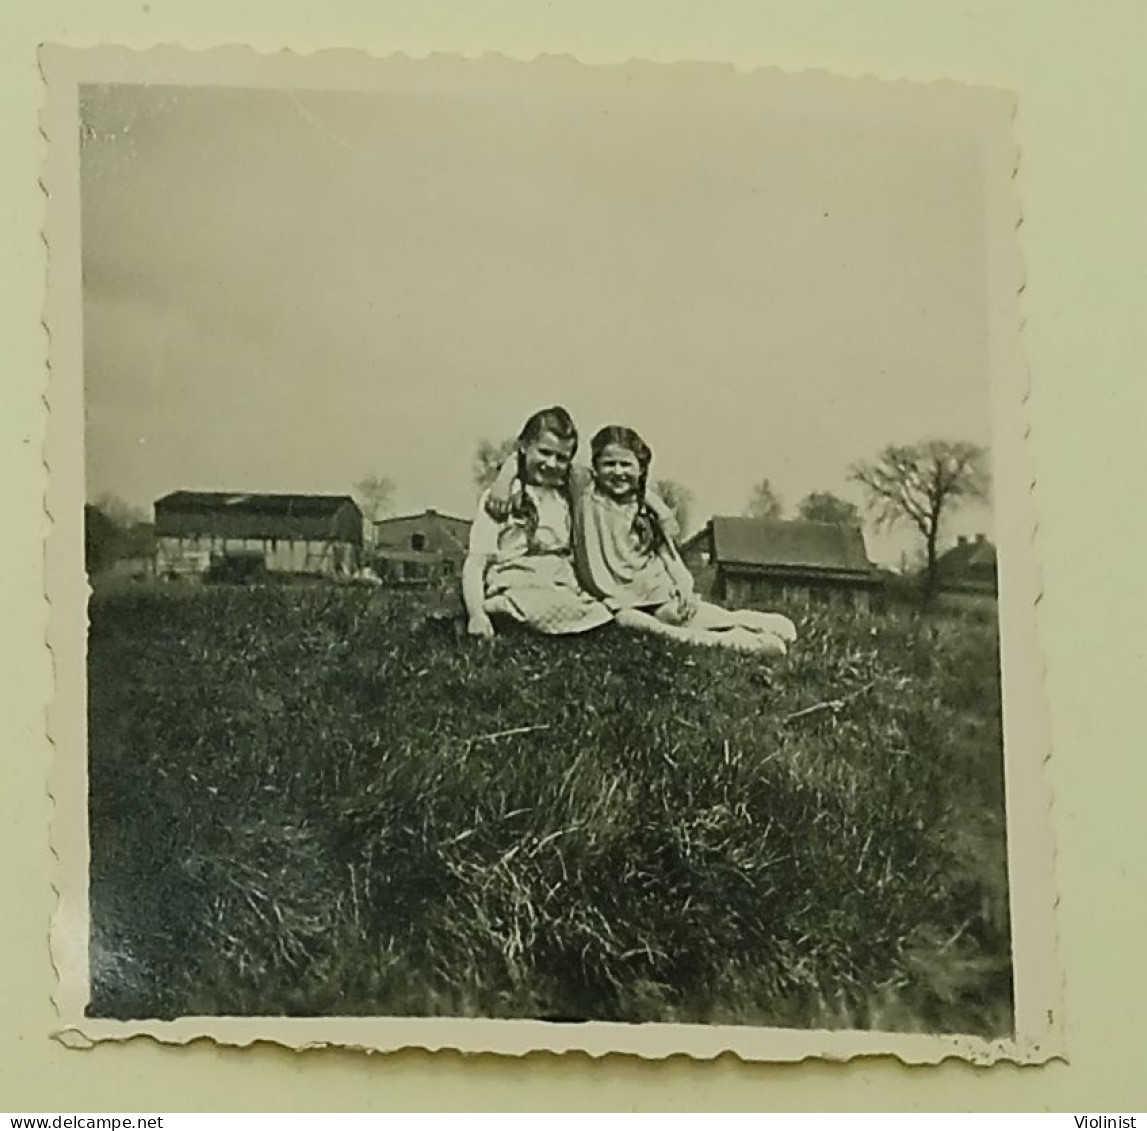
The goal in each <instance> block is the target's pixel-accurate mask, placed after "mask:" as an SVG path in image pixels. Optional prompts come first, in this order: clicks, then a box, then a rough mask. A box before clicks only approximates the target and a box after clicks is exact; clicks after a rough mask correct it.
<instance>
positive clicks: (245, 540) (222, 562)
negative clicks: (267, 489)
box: [155, 491, 363, 578]
mask: <svg viewBox="0 0 1147 1131" xmlns="http://www.w3.org/2000/svg"><path fill="white" fill-rule="evenodd" d="M362 529H363V518H362V511H360V510H359V508H358V504H357V503H356V502H355V501H354V500H353V499H352V498H350V496H348V495H255V494H239V493H232V492H222V491H175V492H174V493H173V494H170V495H164V497H163V498H162V499H158V500H156V503H155V556H156V572H157V574H158V575H159V576H160V577H179V576H202V575H207V574H211V573H215V574H218V575H219V576H230V577H234V578H241V577H250V576H252V575H257V574H260V573H264V572H265V573H297V574H315V575H319V576H336V575H345V574H350V573H353V572H354V571H355V570H356V569H358V567H359V561H360V557H361V553H362Z"/></svg>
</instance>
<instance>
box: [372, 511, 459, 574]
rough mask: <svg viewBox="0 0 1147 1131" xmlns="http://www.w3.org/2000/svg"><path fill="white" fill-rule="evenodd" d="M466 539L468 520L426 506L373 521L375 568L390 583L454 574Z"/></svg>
mask: <svg viewBox="0 0 1147 1131" xmlns="http://www.w3.org/2000/svg"><path fill="white" fill-rule="evenodd" d="M469 543H470V523H469V521H468V520H467V519H464V518H453V517H451V516H450V515H446V514H439V513H438V511H436V510H433V509H428V510H425V511H423V512H422V513H421V514H410V515H401V516H399V517H396V518H383V519H379V520H378V521H377V522H375V524H374V550H373V553H372V559H373V564H374V568H375V572H376V573H377V574H378V576H379V577H380V578H381V579H382V580H383V581H384V582H386V583H388V584H391V585H430V584H432V583H434V582H436V581H442V580H445V579H449V578H454V577H458V576H459V575H460V574H461V572H462V563H463V562H464V561H465V560H466V552H467V549H468V547H469Z"/></svg>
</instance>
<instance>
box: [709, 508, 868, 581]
mask: <svg viewBox="0 0 1147 1131" xmlns="http://www.w3.org/2000/svg"><path fill="white" fill-rule="evenodd" d="M709 531H711V532H712V552H713V559H714V561H715V562H718V563H720V564H722V565H748V566H762V567H768V566H774V567H776V566H783V567H787V568H795V569H816V570H831V571H833V572H837V573H839V572H841V571H845V572H857V573H866V574H867V573H871V572H872V563H871V562H870V561H869V560H868V550H867V548H866V547H865V544H864V532H863V531H862V530H861V529H860V527H858V526H845V525H838V524H836V523H828V522H806V521H804V520H791V521H790V520H784V519H762V518H731V517H726V516H723V515H717V516H715V517H714V518H713V519H712V520H711V521H710V523H709V525H708V526H707V527H706V529H705V530H704V531H702V532H701V533H702V535H704V534H706V533H708V532H709ZM698 537H700V535H695V536H694V539H693V540H695V539H696V538H698ZM691 541H692V540H691Z"/></svg>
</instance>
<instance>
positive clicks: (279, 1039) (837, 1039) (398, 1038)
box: [38, 41, 1066, 1066]
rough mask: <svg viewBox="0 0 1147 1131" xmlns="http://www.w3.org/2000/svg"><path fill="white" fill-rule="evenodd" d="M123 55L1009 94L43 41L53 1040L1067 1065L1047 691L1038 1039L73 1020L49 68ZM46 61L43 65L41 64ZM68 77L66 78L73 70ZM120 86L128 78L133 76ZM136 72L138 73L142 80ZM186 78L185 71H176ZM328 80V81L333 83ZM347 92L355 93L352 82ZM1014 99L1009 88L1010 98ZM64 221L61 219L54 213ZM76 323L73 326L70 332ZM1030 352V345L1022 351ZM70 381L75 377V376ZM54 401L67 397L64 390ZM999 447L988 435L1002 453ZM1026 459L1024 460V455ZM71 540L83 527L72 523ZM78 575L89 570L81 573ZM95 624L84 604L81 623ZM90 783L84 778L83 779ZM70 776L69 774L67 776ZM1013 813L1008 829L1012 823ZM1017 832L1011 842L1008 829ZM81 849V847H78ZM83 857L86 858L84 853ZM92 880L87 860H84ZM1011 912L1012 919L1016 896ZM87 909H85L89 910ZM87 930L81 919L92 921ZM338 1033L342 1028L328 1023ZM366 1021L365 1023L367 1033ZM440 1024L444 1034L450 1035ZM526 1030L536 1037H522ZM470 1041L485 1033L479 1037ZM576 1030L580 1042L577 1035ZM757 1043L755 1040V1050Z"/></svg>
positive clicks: (431, 58) (596, 65) (487, 60)
mask: <svg viewBox="0 0 1147 1131" xmlns="http://www.w3.org/2000/svg"><path fill="white" fill-rule="evenodd" d="M97 52H98V53H99V54H101V55H104V56H106V57H109V58H111V59H112V60H114V61H115V62H116V63H117V64H118V65H121V66H122V65H127V66H128V67H130V66H131V65H132V60H135V61H138V62H143V61H145V60H154V59H158V58H166V59H171V60H173V61H180V62H183V63H187V62H188V61H190V60H195V61H196V62H195V64H194V65H196V66H200V65H203V64H207V63H221V62H223V61H229V62H232V63H239V62H242V63H244V64H245V65H247V66H249V67H252V68H253V67H256V66H259V65H261V64H263V63H266V62H281V63H285V64H288V65H291V66H295V67H300V66H308V67H314V68H317V66H318V65H319V64H326V65H333V64H336V63H338V64H347V65H350V64H354V65H355V66H356V67H358V68H363V69H370V68H377V67H380V66H384V65H391V66H393V65H395V64H399V65H415V64H419V63H430V64H439V65H443V64H445V65H450V66H456V65H459V64H477V65H486V66H492V65H498V66H511V67H517V68H523V69H525V68H535V67H538V66H551V67H553V66H564V67H570V68H578V69H586V68H591V69H593V70H595V71H597V70H613V71H618V70H625V71H644V70H650V71H653V72H656V73H663V72H666V71H670V70H674V69H681V68H688V69H690V70H704V71H706V72H708V73H711V74H719V73H725V74H734V75H737V76H740V77H743V78H746V79H752V78H754V77H762V76H784V77H786V78H789V79H794V80H805V81H812V80H818V79H819V80H823V81H827V82H833V83H841V82H848V83H861V82H865V83H877V84H880V86H882V87H885V88H887V87H902V88H903V87H910V88H912V89H916V90H918V89H921V88H927V89H950V90H952V91H961V92H966V91H977V92H980V94H981V95H989V94H996V95H1004V94H1006V92H1005V91H1004V90H1003V89H1002V88H998V87H991V86H985V85H981V84H977V85H975V86H968V85H966V84H964V83H962V82H960V81H959V80H956V79H951V78H947V77H939V78H937V77H931V78H925V77H922V76H912V75H896V76H888V75H879V74H876V73H875V72H871V71H863V72H859V73H856V72H845V71H839V72H834V71H829V70H827V69H824V68H818V67H808V68H802V69H800V70H793V69H791V68H784V67H776V66H769V65H765V64H761V65H752V66H744V65H741V64H736V63H731V62H722V61H716V60H701V59H699V60H673V61H668V62H666V61H657V60H652V59H647V58H638V57H632V56H630V57H626V58H624V59H613V60H604V61H593V62H587V63H583V62H582V61H581V60H579V59H578V58H577V57H576V56H574V55H571V54H568V53H551V52H539V53H537V54H535V55H533V56H531V57H529V58H522V57H520V56H514V55H511V54H507V53H504V52H501V51H482V52H477V53H472V54H471V53H460V52H438V51H432V52H427V53H425V54H411V53H407V52H402V51H397V52H394V53H392V54H389V55H385V56H383V55H378V54H374V53H372V52H370V51H369V50H366V51H364V50H358V49H353V48H345V47H335V46H328V47H322V48H317V49H314V50H311V51H300V50H297V49H293V48H290V47H283V48H281V49H278V50H273V49H260V48H256V47H253V46H245V45H211V46H202V47H187V46H184V45H180V44H174V43H170V42H158V41H157V42H155V43H151V44H148V45H146V46H137V47H126V46H118V45H116V46H108V45H104V44H96V43H89V44H77V45H69V46H67V47H64V46H62V45H55V44H52V45H47V44H41V45H40V53H39V58H38V64H39V70H40V75H41V80H42V83H43V85H44V89H45V100H44V105H43V108H42V111H41V116H40V134H41V137H42V138H43V140H44V143H45V160H44V170H43V172H42V174H41V177H40V180H39V184H40V188H41V190H42V192H43V193H44V196H45V207H46V220H45V224H44V227H43V238H44V244H45V252H46V259H47V270H46V274H47V279H48V287H47V292H46V298H45V303H44V312H43V317H42V325H43V327H44V331H45V338H46V344H47V355H48V356H47V362H46V365H47V373H46V378H47V379H46V387H45V392H44V396H43V400H44V403H45V409H46V412H47V414H48V427H47V429H46V433H45V441H44V450H43V467H44V474H45V478H46V485H45V492H44V513H45V516H46V518H47V519H48V532H47V534H46V536H45V540H44V554H45V593H44V600H45V603H46V605H47V612H48V631H47V634H46V639H45V647H46V648H47V650H48V653H49V656H50V659H51V670H52V673H53V694H52V698H51V700H50V701H49V703H48V704H47V707H46V711H45V722H46V737H47V739H48V742H49V744H50V746H51V747H52V764H51V767H50V769H49V772H48V775H47V782H46V790H47V792H48V795H49V798H50V800H51V802H52V807H53V816H52V835H51V840H50V843H51V851H52V853H53V855H54V857H55V859H56V864H57V876H56V879H54V881H53V884H52V887H53V892H54V893H55V896H56V905H55V908H54V909H53V913H52V919H51V924H50V927H49V933H48V941H49V952H50V956H51V963H52V968H53V971H54V972H55V975H56V978H57V983H56V986H55V988H54V990H53V992H52V995H51V999H52V1004H53V1007H54V1010H55V1012H56V1016H57V1018H58V1019H59V1027H58V1028H57V1029H55V1030H54V1031H53V1033H52V1036H53V1037H54V1038H55V1039H56V1040H57V1041H59V1042H60V1043H61V1044H62V1045H64V1046H65V1047H67V1048H69V1049H87V1048H93V1047H95V1045H96V1044H99V1043H104V1042H114V1043H117V1044H125V1045H130V1044H135V1043H137V1042H139V1041H146V1042H154V1043H158V1044H161V1045H167V1046H183V1045H188V1044H191V1043H193V1042H197V1041H203V1040H207V1041H211V1042H213V1043H214V1044H216V1045H219V1046H221V1047H227V1048H235V1049H243V1048H250V1047H253V1046H255V1045H273V1046H278V1047H281V1048H286V1049H290V1050H293V1051H298V1052H303V1051H319V1050H327V1049H338V1050H352V1051H358V1052H363V1053H367V1054H389V1053H394V1052H399V1051H402V1050H406V1049H415V1050H421V1051H426V1052H431V1053H436V1052H453V1053H457V1054H461V1055H471V1054H492V1055H497V1056H500V1057H507V1056H509V1057H515V1058H522V1057H525V1056H544V1055H552V1056H570V1055H573V1056H582V1057H587V1058H589V1059H591V1060H597V1059H601V1058H603V1057H606V1056H611V1057H612V1056H625V1057H630V1058H635V1059H639V1060H643V1061H662V1060H668V1059H672V1058H676V1057H682V1056H684V1057H688V1058H689V1059H692V1060H705V1061H714V1060H717V1059H728V1058H734V1059H737V1060H739V1061H741V1062H742V1063H746V1064H750V1063H756V1062H760V1061H767V1062H774V1063H799V1062H803V1061H807V1060H822V1061H829V1062H833V1063H839V1064H847V1063H851V1062H852V1061H855V1060H860V1059H863V1060H866V1061H867V1060H871V1059H873V1058H879V1059H885V1060H888V1059H891V1060H896V1061H899V1062H900V1063H901V1064H903V1065H906V1066H936V1065H939V1064H942V1063H944V1062H946V1061H949V1060H958V1061H960V1062H964V1063H970V1064H972V1065H976V1066H989V1065H995V1064H1010V1065H1016V1066H1032V1065H1042V1064H1046V1063H1049V1062H1051V1061H1053V1060H1066V1053H1065V1051H1064V1047H1063V1019H1062V1012H1063V1010H1062V1002H1063V1000H1064V995H1065V988H1066V979H1065V975H1064V973H1063V971H1062V970H1061V969H1060V968H1059V967H1058V963H1057V955H1058V950H1059V936H1058V931H1057V930H1056V929H1055V927H1054V924H1055V916H1054V909H1055V907H1057V906H1058V896H1056V895H1055V894H1054V860H1055V844H1054V840H1055V838H1054V836H1052V835H1051V829H1052V828H1053V827H1054V826H1053V824H1052V819H1053V815H1054V802H1053V798H1052V794H1051V790H1050V788H1049V787H1048V785H1047V781H1046V772H1047V763H1048V761H1049V759H1050V757H1051V744H1050V735H1049V733H1048V726H1047V718H1046V706H1045V702H1046V701H1045V700H1044V699H1042V698H1041V699H1040V702H1039V704H1038V706H1037V707H1036V710H1037V712H1038V718H1036V719H1034V720H1033V722H1034V724H1035V725H1036V726H1037V728H1038V730H1039V732H1040V746H1041V749H1042V750H1043V755H1042V759H1041V763H1040V771H1041V775H1042V776H1043V777H1044V783H1043V785H1044V789H1043V792H1044V793H1045V795H1046V798H1047V805H1046V813H1045V816H1046V818H1047V821H1046V830H1047V831H1046V833H1045V836H1044V838H1043V839H1044V840H1045V841H1046V848H1047V850H1048V851H1049V853H1050V858H1049V861H1048V867H1049V871H1048V876H1047V877H1045V879H1047V880H1048V881H1049V882H1050V883H1051V886H1052V889H1053V892H1052V906H1051V908H1049V919H1048V921H1049V922H1050V923H1051V924H1052V938H1051V939H1050V940H1049V945H1050V947H1051V951H1050V955H1049V956H1048V957H1049V958H1050V960H1051V962H1052V963H1053V965H1054V966H1055V969H1056V975H1055V987H1054V990H1053V991H1052V993H1051V994H1050V995H1049V998H1048V1013H1047V1023H1046V1025H1044V1026H1042V1031H1041V1032H1040V1033H1039V1034H1038V1036H1036V1037H1031V1038H1023V1039H1019V1038H1017V1039H1014V1040H995V1041H988V1040H983V1039H980V1038H975V1037H965V1036H933V1035H910V1034H902V1033H881V1032H856V1031H831V1030H807V1031H806V1030H781V1029H766V1030H752V1029H747V1028H739V1027H733V1026H725V1027H713V1026H674V1025H658V1024H653V1025H612V1024H605V1023H600V1024H599V1023H587V1024H582V1025H558V1024H549V1023H546V1022H535V1021H494V1020H463V1019H445V1018H442V1019H425V1018H420V1019H406V1018H369V1019H368V1018H323V1019H290V1018H234V1017H210V1018H207V1017H205V1018H190V1017H189V1018H182V1019H179V1020H177V1021H170V1022H161V1021H138V1022H114V1021H102V1020H93V1019H89V1018H84V1017H78V1018H77V1017H74V1016H73V1017H69V1016H67V1015H66V1014H67V1009H66V1006H65V1003H64V997H65V993H64V981H65V978H66V970H65V966H66V961H65V960H64V959H63V957H62V955H61V949H65V950H66V947H64V948H62V946H61V939H62V936H64V935H66V930H65V926H66V920H67V915H68V913H69V908H68V907H67V902H66V899H67V892H66V890H65V887H66V884H65V882H62V881H61V880H60V879H59V869H60V868H61V867H62V866H63V864H64V863H65V855H66V853H65V852H62V851H61V846H60V843H59V841H60V839H61V837H65V836H67V834H68V830H66V829H62V828H61V824H62V820H61V818H60V815H59V810H60V805H59V801H60V794H61V789H62V786H63V785H64V784H65V783H66V782H67V779H68V775H69V773H70V774H71V775H72V776H73V777H74V774H75V771H74V770H72V771H69V770H68V768H67V767H66V766H65V765H64V758H63V757H62V756H61V754H60V744H59V742H58V736H59V735H60V732H61V730H63V729H65V728H64V726H63V717H64V715H65V714H66V713H67V712H74V711H75V709H76V705H75V704H74V703H70V702H63V701H62V698H63V697H62V696H61V695H60V694H59V680H58V674H59V670H60V662H59V660H60V655H61V651H60V624H59V623H58V622H59V610H58V609H55V610H54V605H53V599H52V589H53V586H52V578H53V572H54V569H53V567H54V566H55V565H56V564H57V558H58V556H59V555H58V550H59V548H60V547H59V543H60V541H61V539H62V537H63V534H64V532H66V531H67V529H68V528H67V526H66V525H64V524H60V525H59V526H58V524H57V520H56V516H55V513H54V509H53V504H54V495H55V493H56V492H55V491H54V489H53V487H54V484H53V477H52V474H51V469H52V463H53V460H52V453H53V448H54V446H55V445H56V444H58V442H59V432H58V429H54V428H53V424H52V412H53V399H54V398H53V391H54V390H55V388H56V386H57V384H58V383H59V381H60V380H61V376H60V374H59V372H57V371H58V369H59V368H61V367H60V366H59V364H58V363H57V361H56V358H57V356H58V353H59V350H60V344H59V335H58V334H57V333H56V332H55V331H54V330H53V321H54V318H55V317H58V316H56V315H55V310H54V307H55V301H54V300H58V298H59V295H58V291H59V285H58V279H57V276H58V275H59V274H60V271H59V268H58V266H57V268H56V270H55V272H54V271H53V266H52V262H51V251H52V246H53V234H54V230H55V228H56V227H58V226H59V223H58V216H57V217H54V214H53V209H52V207H51V198H52V195H53V193H54V192H58V191H60V190H61V189H63V188H64V187H67V186H64V185H63V183H62V179H61V181H60V183H58V184H55V185H54V180H53V177H54V175H56V173H57V170H56V164H57V161H58V155H59V150H58V149H54V148H53V139H52V136H51V131H50V120H51V111H52V103H51V93H52V92H51V90H50V83H51V82H52V81H61V80H60V79H54V78H53V76H51V75H49V73H48V72H49V70H50V69H51V68H58V67H59V65H60V64H59V63H56V62H54V61H53V60H54V59H56V60H62V59H64V58H66V57H67V58H71V59H72V60H73V61H75V62H76V63H77V64H78V63H79V56H80V55H84V56H85V57H87V58H88V59H91V58H92V57H93V56H94V55H95V54H96V53H97ZM46 59H47V60H48V61H47V62H46ZM74 77H75V76H74V75H69V76H67V77H66V78H64V79H62V81H65V82H66V81H68V79H71V78H74ZM121 81H133V80H132V79H130V78H128V79H124V80H121ZM134 81H140V80H139V79H138V78H137V79H135V80H134ZM180 81H182V82H186V81H188V80H186V79H181V80H180ZM326 89H330V88H329V87H327V88H326ZM346 89H351V88H349V87H348V88H346ZM1009 97H1010V95H1009ZM1012 107H1013V109H1012V122H1013V129H1014V123H1015V122H1016V121H1017V119H1018V108H1017V107H1016V104H1015V101H1014V100H1013V103H1012ZM1012 153H1013V162H1012V168H1011V171H1010V180H1011V186H1012V189H1011V200H1010V206H1011V208H1010V213H1011V216H1012V219H1013V222H1014V228H1015V229H1016V233H1015V234H1016V239H1015V241H1014V243H1015V246H1014V247H1013V248H1011V249H1009V253H1010V254H1009V258H1010V259H1011V262H1012V265H1013V266H1014V268H1015V270H1016V272H1017V274H1016V278H1015V287H1014V293H1013V294H1012V299H1013V302H1012V304H1011V310H1010V314H1011V316H1012V317H1013V319H1014V323H1015V335H1016V338H1017V341H1016V343H1015V344H1016V346H1017V347H1019V346H1020V342H1019V338H1020V336H1021V334H1022V330H1023V328H1024V326H1025V325H1026V320H1025V318H1024V317H1023V314H1022V303H1021V296H1022V294H1023V292H1024V290H1025V289H1026V286H1027V280H1026V275H1025V269H1024V263H1023V258H1022V256H1021V254H1020V245H1019V234H1018V229H1019V228H1020V227H1021V226H1022V223H1023V217H1022V210H1021V206H1020V196H1019V192H1018V182H1019V179H1020V172H1021V168H1022V163H1021V153H1022V150H1021V148H1020V146H1019V144H1018V142H1013V145H1012ZM54 218H55V219H56V221H57V222H56V223H55V224H53V219H54ZM71 329H75V330H77V332H78V327H71ZM1021 354H1022V348H1021ZM1019 373H1020V375H1021V382H1020V388H1019V390H1018V399H1019V405H1018V410H1019V415H1020V420H1021V422H1022V425H1023V436H1024V439H1025V440H1026V439H1027V437H1028V436H1029V435H1030V431H1031V427H1030V422H1029V420H1028V417H1027V413H1028V404H1029V400H1030V395H1031V372H1030V369H1029V368H1028V366H1027V364H1026V360H1025V361H1024V363H1023V364H1022V365H1020V366H1019ZM75 376H78V372H77V374H75ZM1016 392H1017V391H1016V390H1010V391H1009V396H1011V395H1015V393H1016ZM57 399H58V398H57ZM994 447H995V444H993V448H994ZM1024 464H1025V467H1026V461H1024ZM1036 491H1037V481H1036V478H1035V476H1034V475H1031V476H1030V478H1028V480H1027V485H1026V494H1027V502H1028V511H1029V516H1030V521H1029V523H1028V534H1027V538H1028V544H1029V548H1030V550H1031V551H1032V552H1031V554H1030V560H1029V561H1028V562H1027V563H1026V568H1027V569H1028V570H1029V571H1030V573H1031V583H1032V586H1033V589H1032V595H1031V606H1032V608H1031V611H1032V613H1033V623H1034V611H1035V609H1036V608H1037V607H1038V606H1039V604H1040V603H1041V602H1042V599H1043V585H1042V572H1041V571H1040V569H1039V566H1038V555H1037V554H1036V549H1037V546H1038V534H1039V522H1038V517H1037V510H1036V507H1035V497H1036ZM72 533H73V535H74V533H75V531H74V529H73V530H72ZM80 573H81V576H82V567H81V570H80ZM87 595H88V589H87V585H86V579H85V581H84V583H83V600H84V604H85V610H86V600H87ZM83 620H84V624H85V626H86V613H85V616H84V618H83ZM1036 651H1037V653H1038V655H1037V656H1036V657H1035V660H1036V662H1037V664H1038V665H1039V680H1038V683H1039V686H1040V690H1041V692H1042V691H1043V689H1044V687H1045V685H1046V660H1045V658H1044V657H1043V654H1042V651H1040V650H1039V649H1038V648H1037V649H1036ZM85 782H86V779H85ZM72 784H73V785H74V782H73V783H72ZM1010 824H1011V822H1010V818H1009V832H1010ZM1009 839H1010V838H1009ZM72 847H74V846H72ZM85 856H86V853H85ZM1010 865H1011V852H1010V850H1009V868H1010ZM85 875H86V869H85ZM1012 895H1013V916H1014V892H1013V893H1012ZM85 912H86V908H85ZM85 926H86V922H85ZM334 1029H337V1030H339V1031H338V1032H337V1033H335V1032H332V1030H334ZM368 1030H369V1032H368ZM437 1030H442V1032H441V1033H439V1032H437ZM653 1031H656V1033H657V1034H658V1037H657V1038H655V1039H654V1040H653V1041H652V1042H647V1041H646V1040H645V1039H644V1036H645V1035H646V1034H650V1033H652V1032H653ZM527 1032H528V1033H529V1034H531V1035H529V1036H527V1035H526V1034H527ZM749 1034H754V1035H764V1037H765V1044H766V1045H768V1046H772V1045H773V1043H774V1040H775V1041H776V1042H777V1043H778V1045H779V1047H777V1048H769V1049H765V1048H760V1047H756V1046H758V1041H757V1040H756V1039H753V1040H749V1041H746V1040H745V1039H744V1038H745V1037H746V1036H747V1035H749ZM469 1038H481V1039H479V1040H473V1039H469ZM578 1038H580V1039H578ZM750 1046H751V1047H750Z"/></svg>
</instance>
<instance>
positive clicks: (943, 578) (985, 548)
mask: <svg viewBox="0 0 1147 1131" xmlns="http://www.w3.org/2000/svg"><path fill="white" fill-rule="evenodd" d="M936 581H937V587H938V588H939V590H940V592H942V593H961V594H969V595H979V596H995V595H996V591H997V585H998V573H997V567H996V547H995V546H994V545H993V544H992V543H991V542H989V541H988V539H987V537H986V536H985V535H983V534H977V535H976V537H975V538H966V537H964V536H963V535H960V537H959V538H958V539H957V540H956V545H954V546H953V547H952V548H951V549H949V550H946V551H945V552H944V553H942V554H941V555H940V556H939V557H938V558H937V559H936Z"/></svg>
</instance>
